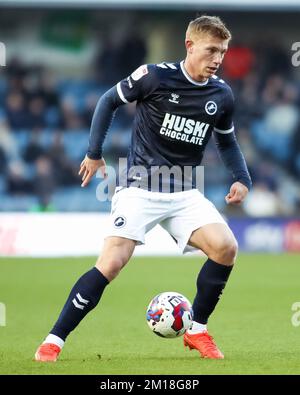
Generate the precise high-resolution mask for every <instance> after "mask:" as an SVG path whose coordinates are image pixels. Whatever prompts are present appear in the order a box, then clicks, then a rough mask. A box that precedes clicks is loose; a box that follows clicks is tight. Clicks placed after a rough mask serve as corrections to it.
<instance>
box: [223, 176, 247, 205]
mask: <svg viewBox="0 0 300 395" xmlns="http://www.w3.org/2000/svg"><path fill="white" fill-rule="evenodd" d="M248 192H249V190H248V188H247V187H246V186H245V185H244V184H242V183H240V182H238V181H237V182H234V183H233V184H232V185H231V187H230V191H229V193H228V194H227V195H226V196H225V200H226V203H227V204H240V203H242V201H243V200H244V199H245V197H246V196H247V194H248Z"/></svg>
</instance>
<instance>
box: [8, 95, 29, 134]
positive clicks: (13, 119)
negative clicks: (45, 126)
mask: <svg viewBox="0 0 300 395" xmlns="http://www.w3.org/2000/svg"><path fill="white" fill-rule="evenodd" d="M5 110H6V116H7V121H8V124H9V126H10V128H11V129H13V130H20V129H27V128H28V127H29V116H28V115H29V114H28V111H27V110H26V107H25V99H24V96H23V95H22V94H21V93H20V92H18V91H14V92H11V93H9V94H8V96H7V98H6V108H5Z"/></svg>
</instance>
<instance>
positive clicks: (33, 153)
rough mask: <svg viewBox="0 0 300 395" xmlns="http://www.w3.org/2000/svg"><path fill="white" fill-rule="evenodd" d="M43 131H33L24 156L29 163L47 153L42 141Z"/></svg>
mask: <svg viewBox="0 0 300 395" xmlns="http://www.w3.org/2000/svg"><path fill="white" fill-rule="evenodd" d="M40 138H41V131H40V130H39V129H35V130H33V131H32V132H31V135H30V139H29V141H28V145H27V146H26V148H25V151H24V154H23V158H24V160H25V161H26V162H28V163H33V162H35V161H36V160H37V159H38V158H39V157H40V156H42V155H44V154H45V149H44V148H43V147H42V144H41V142H40Z"/></svg>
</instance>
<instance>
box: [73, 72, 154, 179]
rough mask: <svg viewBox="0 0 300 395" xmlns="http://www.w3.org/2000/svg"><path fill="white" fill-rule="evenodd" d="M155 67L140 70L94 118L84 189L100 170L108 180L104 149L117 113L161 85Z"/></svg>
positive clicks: (112, 92) (83, 164) (102, 103)
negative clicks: (124, 105) (126, 104)
mask: <svg viewBox="0 0 300 395" xmlns="http://www.w3.org/2000/svg"><path fill="white" fill-rule="evenodd" d="M155 67H156V66H154V65H150V66H148V65H142V66H140V67H139V68H138V69H137V70H135V71H134V72H133V73H132V74H131V75H130V76H129V77H128V78H125V79H123V80H122V81H120V82H119V83H118V84H117V85H116V86H114V87H113V88H111V89H110V90H108V91H107V92H106V93H104V95H102V96H101V98H100V99H99V101H98V103H97V106H96V109H95V111H94V115H93V118H92V123H91V129H90V138H89V147H88V151H87V154H86V156H85V158H84V160H83V161H82V162H81V165H80V170H79V175H81V176H82V184H81V186H82V187H85V186H86V185H87V184H88V183H89V182H90V180H91V178H92V177H93V175H94V174H95V173H96V172H97V170H98V169H100V170H101V172H102V175H103V176H104V177H105V161H104V158H103V157H102V146H103V143H104V139H105V136H106V134H107V132H108V130H109V128H110V125H111V123H112V121H113V117H114V114H115V111H116V110H117V108H118V107H119V106H120V105H122V104H125V103H130V102H133V101H135V100H142V99H144V98H145V97H146V96H147V95H149V94H150V93H151V92H152V91H153V90H154V89H155V87H156V85H157V81H158V80H157V77H156V73H155Z"/></svg>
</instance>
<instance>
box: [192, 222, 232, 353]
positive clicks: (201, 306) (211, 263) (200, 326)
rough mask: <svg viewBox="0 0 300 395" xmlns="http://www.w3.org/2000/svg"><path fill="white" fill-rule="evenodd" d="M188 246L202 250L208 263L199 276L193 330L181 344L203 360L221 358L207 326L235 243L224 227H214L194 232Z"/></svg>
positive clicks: (228, 269) (219, 294)
mask: <svg viewBox="0 0 300 395" xmlns="http://www.w3.org/2000/svg"><path fill="white" fill-rule="evenodd" d="M188 244H189V245H191V246H192V247H195V248H197V249H199V250H202V251H203V252H204V253H205V254H206V255H207V257H208V259H207V261H206V262H205V263H204V265H203V266H202V268H201V270H200V272H199V274H198V278H197V293H196V296H195V299H194V303H193V311H194V321H193V326H192V328H191V329H190V330H189V331H188V332H187V334H186V335H185V337H184V342H185V345H187V346H189V347H190V349H193V348H194V349H197V350H199V351H200V353H201V355H202V356H204V357H207V358H216V359H218V358H224V356H223V354H222V353H221V351H220V350H219V349H218V348H217V346H216V345H215V343H214V342H213V339H212V337H211V336H209V335H208V332H207V328H206V324H207V321H208V318H209V317H210V315H211V314H212V312H213V311H214V309H215V307H216V305H217V303H218V301H219V299H220V296H221V294H222V291H223V289H224V287H225V285H226V283H227V280H228V278H229V275H230V273H231V270H232V267H233V264H234V261H235V257H236V254H237V242H236V240H235V237H234V236H233V234H232V232H231V230H230V229H229V227H228V226H227V225H226V224H222V223H215V224H208V225H205V226H203V227H201V228H199V229H197V230H195V231H194V232H193V233H192V235H191V237H190V239H189V242H188Z"/></svg>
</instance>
